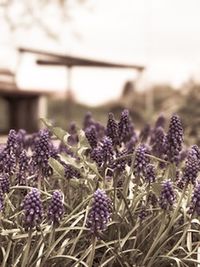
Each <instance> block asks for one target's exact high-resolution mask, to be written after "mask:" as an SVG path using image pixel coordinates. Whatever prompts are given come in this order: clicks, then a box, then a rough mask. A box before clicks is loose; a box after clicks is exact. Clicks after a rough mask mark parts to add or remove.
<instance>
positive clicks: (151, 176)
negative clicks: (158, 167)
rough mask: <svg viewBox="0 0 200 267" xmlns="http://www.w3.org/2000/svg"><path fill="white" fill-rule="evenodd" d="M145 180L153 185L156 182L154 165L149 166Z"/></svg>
mask: <svg viewBox="0 0 200 267" xmlns="http://www.w3.org/2000/svg"><path fill="white" fill-rule="evenodd" d="M144 176H145V180H146V181H147V182H148V183H149V184H151V183H153V182H155V180H156V173H155V167H154V166H153V165H152V164H148V165H147V167H146V170H145V174H144Z"/></svg>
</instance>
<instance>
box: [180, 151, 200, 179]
mask: <svg viewBox="0 0 200 267" xmlns="http://www.w3.org/2000/svg"><path fill="white" fill-rule="evenodd" d="M198 163H199V162H198V159H197V157H196V155H195V154H194V153H193V149H190V150H189V152H188V156H187V160H186V164H185V168H184V170H183V176H182V180H183V181H184V183H185V184H189V183H190V182H191V183H192V184H195V182H196V179H197V176H198V170H199V165H198Z"/></svg>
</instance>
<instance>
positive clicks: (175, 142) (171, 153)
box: [166, 115, 183, 164]
mask: <svg viewBox="0 0 200 267" xmlns="http://www.w3.org/2000/svg"><path fill="white" fill-rule="evenodd" d="M182 143H183V129H182V125H181V121H180V118H179V117H178V115H173V116H172V117H171V119H170V124H169V130H168V133H167V137H166V153H167V156H168V160H169V161H170V162H171V163H176V164H177V163H178V161H179V153H180V151H181V149H182Z"/></svg>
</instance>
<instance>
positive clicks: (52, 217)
mask: <svg viewBox="0 0 200 267" xmlns="http://www.w3.org/2000/svg"><path fill="white" fill-rule="evenodd" d="M63 213H64V206H63V194H62V193H61V192H60V191H59V190H56V191H54V192H53V195H52V198H51V203H50V205H49V208H48V220H49V222H50V223H53V224H59V222H60V220H61V218H62V216H63Z"/></svg>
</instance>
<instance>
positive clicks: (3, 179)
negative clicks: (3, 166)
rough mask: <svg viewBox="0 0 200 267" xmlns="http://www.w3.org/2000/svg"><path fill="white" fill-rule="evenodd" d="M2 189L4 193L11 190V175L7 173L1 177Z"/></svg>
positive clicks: (0, 185) (0, 186) (0, 184)
mask: <svg viewBox="0 0 200 267" xmlns="http://www.w3.org/2000/svg"><path fill="white" fill-rule="evenodd" d="M0 188H1V190H2V192H3V193H8V192H9V189H10V180H9V175H8V174H7V173H5V174H2V176H1V177H0Z"/></svg>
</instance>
